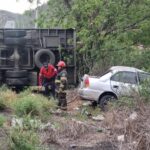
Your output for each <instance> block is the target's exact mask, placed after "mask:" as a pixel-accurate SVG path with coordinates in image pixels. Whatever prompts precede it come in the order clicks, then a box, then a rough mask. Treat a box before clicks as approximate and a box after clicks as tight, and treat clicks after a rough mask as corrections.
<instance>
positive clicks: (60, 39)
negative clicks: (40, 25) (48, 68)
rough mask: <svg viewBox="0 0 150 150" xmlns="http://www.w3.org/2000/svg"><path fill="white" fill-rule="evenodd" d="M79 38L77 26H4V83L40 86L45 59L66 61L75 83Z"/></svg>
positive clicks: (0, 70) (0, 33) (0, 39)
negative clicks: (68, 27) (77, 37)
mask: <svg viewBox="0 0 150 150" xmlns="http://www.w3.org/2000/svg"><path fill="white" fill-rule="evenodd" d="M75 40H76V37H75V30H74V29H0V84H7V85H8V86H14V87H23V86H36V85H37V84H38V73H39V70H40V67H41V66H42V64H43V62H45V61H48V62H49V63H51V64H53V65H56V64H57V63H58V61H59V60H64V61H65V62H66V64H67V72H68V83H69V84H71V85H75V84H76V53H75V43H76V42H75Z"/></svg>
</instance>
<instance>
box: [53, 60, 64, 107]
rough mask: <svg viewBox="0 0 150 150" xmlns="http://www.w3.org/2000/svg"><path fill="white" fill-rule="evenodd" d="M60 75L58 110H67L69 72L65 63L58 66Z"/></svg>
mask: <svg viewBox="0 0 150 150" xmlns="http://www.w3.org/2000/svg"><path fill="white" fill-rule="evenodd" d="M57 67H58V74H57V76H56V80H55V83H56V97H57V99H58V108H60V109H62V110H67V100H66V90H67V71H66V64H65V62H64V61H59V62H58V64H57Z"/></svg>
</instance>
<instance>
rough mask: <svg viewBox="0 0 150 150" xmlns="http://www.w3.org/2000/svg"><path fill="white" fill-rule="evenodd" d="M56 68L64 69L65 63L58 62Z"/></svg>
mask: <svg viewBox="0 0 150 150" xmlns="http://www.w3.org/2000/svg"><path fill="white" fill-rule="evenodd" d="M57 66H58V67H66V63H65V62H64V61H59V62H58V64H57Z"/></svg>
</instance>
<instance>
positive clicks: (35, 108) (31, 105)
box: [15, 96, 41, 117]
mask: <svg viewBox="0 0 150 150" xmlns="http://www.w3.org/2000/svg"><path fill="white" fill-rule="evenodd" d="M40 111H41V109H40V103H39V101H37V100H36V99H35V97H33V96H26V97H23V98H21V99H18V101H17V102H16V103H15V112H16V114H17V115H18V116H20V117H21V116H24V115H27V114H30V115H31V116H37V115H39V114H40Z"/></svg>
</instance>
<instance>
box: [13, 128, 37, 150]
mask: <svg viewBox="0 0 150 150" xmlns="http://www.w3.org/2000/svg"><path fill="white" fill-rule="evenodd" d="M38 144H39V139H38V136H37V134H36V133H35V132H33V131H32V130H30V131H29V130H28V131H24V130H22V129H19V128H18V129H13V130H12V132H11V133H10V149H11V150H38V147H37V146H38Z"/></svg>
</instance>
